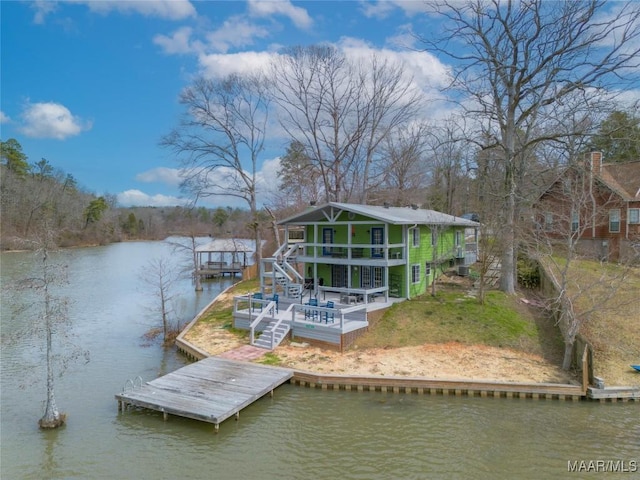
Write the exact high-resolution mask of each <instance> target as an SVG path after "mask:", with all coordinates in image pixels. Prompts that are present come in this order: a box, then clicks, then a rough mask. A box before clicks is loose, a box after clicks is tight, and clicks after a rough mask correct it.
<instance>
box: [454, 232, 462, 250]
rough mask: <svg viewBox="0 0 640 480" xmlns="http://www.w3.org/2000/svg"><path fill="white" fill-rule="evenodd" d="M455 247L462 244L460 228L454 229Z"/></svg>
mask: <svg viewBox="0 0 640 480" xmlns="http://www.w3.org/2000/svg"><path fill="white" fill-rule="evenodd" d="M455 242H456V243H455V245H456V247H459V246H460V245H461V244H462V232H461V231H460V230H456V240H455Z"/></svg>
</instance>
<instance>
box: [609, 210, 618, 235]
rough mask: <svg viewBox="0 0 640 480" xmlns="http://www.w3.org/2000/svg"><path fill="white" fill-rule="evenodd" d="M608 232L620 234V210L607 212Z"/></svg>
mask: <svg viewBox="0 0 640 480" xmlns="http://www.w3.org/2000/svg"><path fill="white" fill-rule="evenodd" d="M609 232H611V233H618V232H620V210H618V209H615V210H609Z"/></svg>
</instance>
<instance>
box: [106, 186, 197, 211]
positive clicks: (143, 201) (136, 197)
mask: <svg viewBox="0 0 640 480" xmlns="http://www.w3.org/2000/svg"><path fill="white" fill-rule="evenodd" d="M116 197H117V199H118V204H119V205H120V206H122V207H172V206H176V205H186V204H187V203H188V202H187V200H185V199H183V198H178V197H173V196H170V195H162V194H156V195H149V194H147V193H144V192H142V191H140V190H135V189H134V190H126V191H124V192H121V193H119V194H118V195H117V196H116Z"/></svg>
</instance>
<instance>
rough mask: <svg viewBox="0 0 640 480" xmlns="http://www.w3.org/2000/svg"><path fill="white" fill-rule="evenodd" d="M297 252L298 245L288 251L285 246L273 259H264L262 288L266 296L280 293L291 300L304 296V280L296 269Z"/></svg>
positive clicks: (261, 277) (261, 279) (261, 278)
mask: <svg viewBox="0 0 640 480" xmlns="http://www.w3.org/2000/svg"><path fill="white" fill-rule="evenodd" d="M297 251H298V246H297V245H292V246H290V247H289V248H288V249H287V245H286V244H285V245H282V246H281V247H280V248H279V249H278V250H277V251H276V252H275V253H274V254H273V256H272V257H269V258H264V259H262V268H261V276H260V287H261V290H262V291H263V292H264V293H265V294H267V295H269V294H274V293H278V294H280V295H282V296H283V297H285V298H290V299H299V298H300V297H301V296H302V291H303V287H304V278H303V277H302V275H300V273H299V272H298V269H297V268H296V266H297V261H296V256H295V254H296V253H297Z"/></svg>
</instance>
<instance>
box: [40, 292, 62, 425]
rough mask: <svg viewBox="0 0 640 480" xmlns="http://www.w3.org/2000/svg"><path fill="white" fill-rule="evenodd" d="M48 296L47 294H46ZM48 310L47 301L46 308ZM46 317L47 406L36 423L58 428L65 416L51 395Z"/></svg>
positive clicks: (48, 321)
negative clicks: (59, 410)
mask: <svg viewBox="0 0 640 480" xmlns="http://www.w3.org/2000/svg"><path fill="white" fill-rule="evenodd" d="M46 295H48V293H47V294H46ZM46 308H47V309H48V308H49V306H48V301H47V306H46ZM45 315H46V317H47V318H46V323H47V326H46V328H47V406H46V408H45V411H44V416H43V417H42V418H41V419H40V421H39V422H38V425H40V428H58V427H60V426H62V425H64V422H65V420H66V415H64V414H61V413H60V412H58V407H57V406H56V399H55V395H54V393H53V358H52V352H51V343H52V342H51V324H50V319H49V315H48V313H47V314H45Z"/></svg>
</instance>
